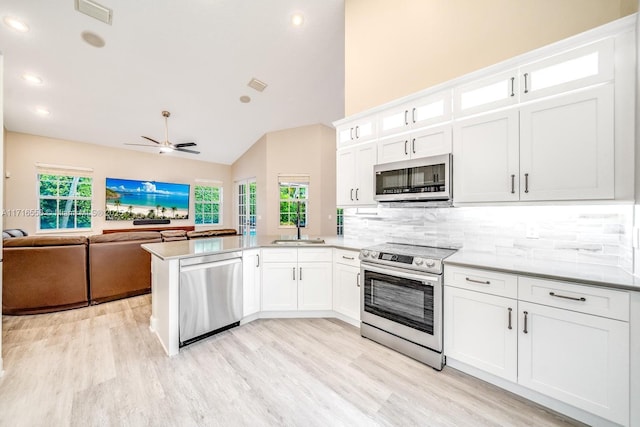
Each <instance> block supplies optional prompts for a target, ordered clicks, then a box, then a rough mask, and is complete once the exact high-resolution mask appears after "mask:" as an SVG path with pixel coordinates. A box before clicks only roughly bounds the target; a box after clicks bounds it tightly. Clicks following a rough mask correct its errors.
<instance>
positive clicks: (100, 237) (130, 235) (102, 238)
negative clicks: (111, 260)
mask: <svg viewBox="0 0 640 427" xmlns="http://www.w3.org/2000/svg"><path fill="white" fill-rule="evenodd" d="M160 237H161V235H160V232H159V231H123V232H122V233H109V234H95V235H93V236H89V244H92V243H108V242H129V241H133V240H153V239H160Z"/></svg>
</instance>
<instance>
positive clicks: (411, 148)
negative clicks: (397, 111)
mask: <svg viewBox="0 0 640 427" xmlns="http://www.w3.org/2000/svg"><path fill="white" fill-rule="evenodd" d="M448 153H451V124H447V125H442V126H433V127H428V128H425V129H420V130H418V131H415V132H411V133H409V134H404V135H397V136H393V137H389V138H385V139H380V140H379V141H378V161H377V163H378V164H381V163H390V162H397V161H401V160H408V159H417V158H420V157H428V156H438V155H440V154H448Z"/></svg>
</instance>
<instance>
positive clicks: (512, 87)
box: [510, 77, 516, 96]
mask: <svg viewBox="0 0 640 427" xmlns="http://www.w3.org/2000/svg"><path fill="white" fill-rule="evenodd" d="M515 80H516V78H515V77H511V95H510V96H516V94H515V92H514V91H513V90H514V82H515Z"/></svg>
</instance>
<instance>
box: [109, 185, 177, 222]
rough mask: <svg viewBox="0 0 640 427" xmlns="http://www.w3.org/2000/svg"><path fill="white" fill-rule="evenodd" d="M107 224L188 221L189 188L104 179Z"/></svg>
mask: <svg viewBox="0 0 640 427" xmlns="http://www.w3.org/2000/svg"><path fill="white" fill-rule="evenodd" d="M105 210H106V212H105V217H106V219H107V220H111V221H113V220H117V221H126V220H134V219H188V218H189V184H172V183H167V182H157V181H138V180H131V179H117V178H107V182H106V209H105Z"/></svg>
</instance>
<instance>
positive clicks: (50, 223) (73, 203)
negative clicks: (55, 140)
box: [38, 171, 92, 230]
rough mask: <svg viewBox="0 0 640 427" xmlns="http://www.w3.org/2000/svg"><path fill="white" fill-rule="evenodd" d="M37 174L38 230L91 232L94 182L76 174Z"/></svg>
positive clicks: (89, 178) (87, 177)
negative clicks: (86, 230)
mask: <svg viewBox="0 0 640 427" xmlns="http://www.w3.org/2000/svg"><path fill="white" fill-rule="evenodd" d="M41 172H42V173H39V174H38V197H39V203H38V206H39V209H40V212H39V213H40V216H39V223H38V229H39V230H74V229H88V228H91V213H92V207H91V194H92V178H91V177H89V176H82V175H76V174H74V173H73V172H60V171H59V172H58V174H55V173H49V171H47V172H46V173H45V172H44V171H41Z"/></svg>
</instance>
